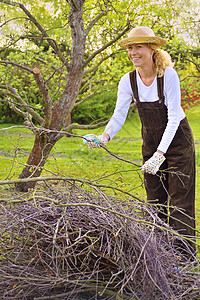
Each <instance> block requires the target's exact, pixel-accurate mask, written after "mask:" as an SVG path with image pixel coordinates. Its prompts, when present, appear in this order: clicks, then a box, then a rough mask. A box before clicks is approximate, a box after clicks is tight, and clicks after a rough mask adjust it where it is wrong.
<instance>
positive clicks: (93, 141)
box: [83, 134, 108, 149]
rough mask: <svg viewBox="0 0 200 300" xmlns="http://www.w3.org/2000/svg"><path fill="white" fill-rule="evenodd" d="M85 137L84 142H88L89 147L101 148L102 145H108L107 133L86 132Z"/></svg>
mask: <svg viewBox="0 0 200 300" xmlns="http://www.w3.org/2000/svg"><path fill="white" fill-rule="evenodd" d="M107 136H108V134H107ZM83 137H84V139H83V143H84V144H86V143H87V145H88V148H89V149H92V148H100V147H101V146H103V147H106V146H107V143H108V139H107V137H106V136H105V135H95V134H86V135H84V136H83Z"/></svg>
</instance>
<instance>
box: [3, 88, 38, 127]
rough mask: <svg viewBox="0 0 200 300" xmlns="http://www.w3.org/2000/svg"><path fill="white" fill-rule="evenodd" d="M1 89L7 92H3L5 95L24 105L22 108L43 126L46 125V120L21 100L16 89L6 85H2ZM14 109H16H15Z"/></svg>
mask: <svg viewBox="0 0 200 300" xmlns="http://www.w3.org/2000/svg"><path fill="white" fill-rule="evenodd" d="M0 89H3V90H5V91H3V93H4V94H5V95H7V96H8V97H10V98H14V99H16V100H17V101H18V102H19V103H20V104H22V106H23V107H24V109H25V110H26V111H27V112H28V113H29V114H30V115H31V116H32V117H33V118H34V119H35V120H37V121H38V122H39V123H40V124H41V125H42V124H43V123H44V119H43V118H42V117H41V116H40V115H39V114H37V113H36V112H35V111H34V110H33V109H32V108H30V107H29V106H28V105H27V103H26V102H25V101H24V100H23V99H22V98H21V96H20V95H19V94H18V93H17V91H16V89H15V88H13V87H11V86H8V85H6V84H0ZM12 105H14V102H13V103H12ZM13 109H14V107H13ZM25 117H27V115H25Z"/></svg>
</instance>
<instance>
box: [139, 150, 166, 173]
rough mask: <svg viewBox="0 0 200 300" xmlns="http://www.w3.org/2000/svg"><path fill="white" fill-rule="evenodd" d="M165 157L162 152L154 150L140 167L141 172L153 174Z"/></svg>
mask: <svg viewBox="0 0 200 300" xmlns="http://www.w3.org/2000/svg"><path fill="white" fill-rule="evenodd" d="M165 159H166V158H165V157H164V155H163V154H161V153H159V152H155V153H154V155H153V156H152V157H151V158H150V159H148V160H147V161H146V162H145V163H144V165H143V166H142V167H141V172H142V173H149V174H153V175H155V174H156V173H157V172H158V170H159V168H160V166H161V165H162V163H163V162H164V161H165Z"/></svg>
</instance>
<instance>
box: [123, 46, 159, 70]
mask: <svg viewBox="0 0 200 300" xmlns="http://www.w3.org/2000/svg"><path fill="white" fill-rule="evenodd" d="M153 52H154V50H152V49H150V48H149V47H148V45H147V44H133V45H130V46H129V47H128V56H129V58H130V60H131V61H132V63H133V64H134V66H135V67H137V68H144V67H145V68H147V67H148V66H149V67H151V68H152V66H153V58H152V55H153Z"/></svg>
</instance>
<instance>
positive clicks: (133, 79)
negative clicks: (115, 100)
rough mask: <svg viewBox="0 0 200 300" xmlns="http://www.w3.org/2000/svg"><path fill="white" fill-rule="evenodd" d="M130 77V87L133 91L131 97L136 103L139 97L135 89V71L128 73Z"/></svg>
mask: <svg viewBox="0 0 200 300" xmlns="http://www.w3.org/2000/svg"><path fill="white" fill-rule="evenodd" d="M129 76H130V82H131V87H132V91H133V96H134V98H135V100H136V103H137V102H139V101H140V100H139V96H138V87H137V81H136V70H133V71H132V72H130V73H129Z"/></svg>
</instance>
